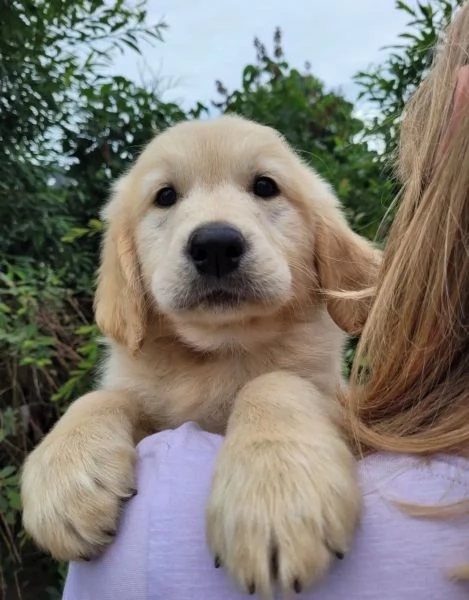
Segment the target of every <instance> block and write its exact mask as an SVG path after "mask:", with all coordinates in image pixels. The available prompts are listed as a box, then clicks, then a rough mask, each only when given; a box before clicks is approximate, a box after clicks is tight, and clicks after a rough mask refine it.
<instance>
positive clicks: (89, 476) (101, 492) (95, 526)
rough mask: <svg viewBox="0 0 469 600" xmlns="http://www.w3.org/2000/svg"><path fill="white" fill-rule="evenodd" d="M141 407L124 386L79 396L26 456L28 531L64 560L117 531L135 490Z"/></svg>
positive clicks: (97, 546) (91, 550) (95, 548)
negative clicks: (122, 510)
mask: <svg viewBox="0 0 469 600" xmlns="http://www.w3.org/2000/svg"><path fill="white" fill-rule="evenodd" d="M139 417H140V412H139V407H138V403H137V401H136V399H135V398H133V397H130V396H129V395H127V394H126V393H123V392H119V391H97V392H92V393H90V394H87V395H85V396H83V397H81V398H79V399H78V400H77V401H75V402H74V403H73V404H72V405H71V406H70V408H69V409H68V410H67V412H66V413H65V415H64V416H63V417H62V418H61V419H60V420H59V421H58V422H57V424H56V425H55V427H54V428H53V429H52V431H51V432H50V433H49V434H48V435H47V436H46V437H45V438H44V440H43V441H42V442H41V443H40V444H39V445H38V446H37V447H36V448H35V450H34V451H33V452H32V453H31V454H30V456H29V457H28V458H27V460H26V463H25V465H24V468H23V474H22V484H21V496H22V503H23V522H24V527H25V529H26V531H27V532H28V533H29V534H30V535H31V536H32V538H33V539H34V540H35V541H36V543H37V544H38V545H39V546H40V547H42V548H43V549H44V550H47V551H48V552H50V553H51V554H52V555H53V556H54V557H55V558H57V559H61V560H74V559H80V558H82V559H86V558H89V557H91V556H93V555H95V554H96V553H98V552H99V551H100V550H101V549H102V548H103V547H104V546H105V545H106V544H108V543H110V542H111V541H112V539H113V537H114V534H115V530H116V527H117V521H118V516H119V509H120V507H121V504H122V502H123V501H124V500H126V499H127V498H130V497H131V496H132V495H134V493H135V490H134V487H135V481H134V463H135V457H136V453H135V443H136V442H137V441H138V438H139V437H141V435H140V434H139V432H138V426H139Z"/></svg>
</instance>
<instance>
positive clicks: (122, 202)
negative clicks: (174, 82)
mask: <svg viewBox="0 0 469 600" xmlns="http://www.w3.org/2000/svg"><path fill="white" fill-rule="evenodd" d="M105 217H106V218H107V220H108V221H109V230H108V233H107V247H108V248H107V250H106V244H105V247H104V253H103V265H102V268H101V276H100V284H99V287H98V294H97V312H98V317H99V314H100V312H101V314H103V313H104V309H105V307H104V306H103V305H104V304H107V305H108V311H109V302H108V300H106V299H105V298H104V297H106V298H107V297H109V281H108V282H107V278H112V277H114V279H115V275H113V274H112V272H110V271H112V269H115V267H116V263H118V265H119V269H120V273H121V277H122V281H121V284H120V286H119V284H116V285H114V288H115V289H114V294H118V295H122V294H123V290H124V287H125V288H126V290H127V294H128V295H129V298H130V299H132V298H134V297H135V296H139V299H136V298H134V299H133V300H131V302H130V304H131V306H129V298H128V299H127V301H126V304H127V306H122V305H120V306H119V307H117V308H114V318H115V319H117V321H118V322H121V321H125V323H121V325H125V329H126V330H127V334H125V335H127V337H128V333H129V327H128V326H129V319H133V318H134V317H135V315H137V317H138V319H140V321H141V320H142V319H144V318H148V312H149V307H150V306H154V307H156V310H157V311H159V312H162V313H164V314H165V315H166V316H167V317H169V318H170V319H171V320H172V321H173V322H174V323H176V324H177V325H178V329H179V330H180V331H181V330H182V331H183V327H182V326H183V325H184V324H187V325H194V324H196V325H197V324H200V325H204V324H206V325H209V326H211V327H213V326H214V325H215V326H216V325H220V326H225V325H227V324H230V323H233V322H237V321H243V320H246V318H249V317H254V316H263V315H266V314H271V313H273V312H275V311H277V310H278V309H279V308H281V307H282V306H284V305H286V304H288V303H291V302H293V301H295V302H301V303H304V302H305V301H306V296H305V294H310V295H311V294H313V291H314V290H315V289H316V290H317V282H318V276H320V273H319V271H320V270H321V269H320V266H318V261H317V258H318V256H317V255H318V247H319V246H318V245H319V241H318V240H319V238H320V236H321V231H320V228H319V229H318V227H317V225H318V223H319V221H320V220H321V219H322V220H323V221H324V219H325V220H326V221H328V220H329V221H330V222H331V223H334V222H335V221H337V223H338V226H339V228H340V227H345V228H346V226H345V224H344V223H342V221H341V215H340V213H339V209H338V207H337V205H336V202H335V199H334V197H333V196H332V194H331V192H330V189H329V187H328V186H327V185H326V184H324V183H323V182H322V181H321V180H320V178H319V177H318V176H317V175H316V174H315V173H314V172H313V171H311V170H310V169H307V168H306V167H305V166H304V165H303V164H302V163H301V161H300V160H299V159H298V158H297V156H296V155H295V154H294V153H293V152H292V151H291V150H290V149H289V147H288V146H287V144H286V143H285V142H284V141H283V140H282V138H281V137H280V135H279V134H278V133H277V132H275V131H274V130H272V129H270V128H268V127H263V126H261V125H257V124H255V123H252V122H249V121H245V120H243V119H240V118H235V117H224V118H220V119H217V120H214V121H200V122H186V123H182V124H180V125H177V126H175V127H173V128H172V129H170V130H168V131H166V132H165V133H163V134H161V135H160V136H158V137H156V138H155V139H154V140H153V141H152V142H151V143H150V144H149V145H148V146H147V148H146V149H145V151H144V152H143V153H142V155H141V156H140V158H139V159H138V161H137V162H136V164H135V165H134V167H133V168H132V170H131V171H130V172H129V173H128V174H127V175H126V176H125V177H124V178H123V179H122V180H121V181H120V182H119V183H118V185H117V187H116V193H115V195H114V198H113V199H112V200H111V202H110V203H109V205H108V207H107V209H106V211H105ZM346 230H347V234H348V232H349V230H348V228H346ZM350 234H351V232H350ZM351 235H353V234H351ZM112 248H113V249H114V258H112V257H111V258H110V254H112ZM106 257H107V260H106ZM106 265H107V266H106ZM119 287H121V289H120V290H119V289H118V288H119ZM109 301H110V300H109ZM100 305H101V306H102V308H103V310H102V311H100V310H99V309H100ZM108 320H109V319H108ZM98 322H99V318H98ZM101 322H102V320H101ZM103 328H104V329H105V330H106V326H104V327H103ZM144 328H145V324H144V323H140V330H142V331H143V330H144ZM114 329H115V327H114ZM121 329H122V327H121ZM131 329H132V327H131ZM134 329H135V328H134ZM125 335H124V337H125ZM114 337H116V335H114ZM120 337H121V338H122V336H120Z"/></svg>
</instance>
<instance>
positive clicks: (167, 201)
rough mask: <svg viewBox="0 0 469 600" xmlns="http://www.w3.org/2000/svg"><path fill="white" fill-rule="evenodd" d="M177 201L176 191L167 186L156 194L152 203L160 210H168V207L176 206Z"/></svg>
mask: <svg viewBox="0 0 469 600" xmlns="http://www.w3.org/2000/svg"><path fill="white" fill-rule="evenodd" d="M177 200H178V194H177V192H176V190H175V189H174V188H173V187H172V186H170V185H168V186H166V187H164V188H161V190H159V191H158V192H157V194H156V196H155V200H154V203H155V204H156V205H157V206H161V207H162V208H168V207H169V206H173V204H176V202H177Z"/></svg>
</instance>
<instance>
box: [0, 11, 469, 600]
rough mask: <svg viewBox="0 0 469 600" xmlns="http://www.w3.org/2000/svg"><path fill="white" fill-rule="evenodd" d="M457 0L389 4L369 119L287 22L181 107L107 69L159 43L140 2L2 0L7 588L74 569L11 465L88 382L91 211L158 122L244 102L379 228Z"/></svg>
mask: <svg viewBox="0 0 469 600" xmlns="http://www.w3.org/2000/svg"><path fill="white" fill-rule="evenodd" d="M461 3H462V0H428V1H425V2H424V1H422V2H419V3H416V4H415V3H412V4H411V5H407V4H405V3H404V2H401V1H397V2H396V10H400V11H404V12H406V13H407V15H408V20H409V25H408V27H407V28H406V30H405V31H404V32H403V33H402V35H401V38H400V39H401V44H400V45H398V46H397V47H393V48H389V49H387V51H386V52H384V53H383V56H385V59H384V61H383V63H382V64H380V65H377V66H375V67H374V68H372V69H371V70H370V71H368V72H365V73H358V74H357V77H356V80H357V82H358V84H359V85H360V87H361V90H362V91H361V96H362V101H366V102H367V103H368V105H371V106H373V107H374V108H375V109H377V110H376V114H377V116H376V117H375V118H374V120H373V122H372V123H367V124H365V123H363V122H362V121H361V120H360V119H359V118H357V116H356V111H355V107H354V105H353V104H352V103H351V102H350V101H348V100H346V99H345V98H344V97H343V96H342V95H341V94H340V93H339V92H336V91H333V90H329V89H327V88H326V87H325V86H324V84H323V83H322V82H321V81H319V80H318V79H317V78H316V77H315V76H314V74H313V73H311V71H310V68H309V66H308V64H305V67H304V68H303V69H301V70H298V69H294V68H292V67H291V66H290V64H289V63H288V59H287V57H285V56H284V52H283V49H282V37H281V31H280V29H279V30H277V31H275V32H273V40H267V42H269V43H268V45H267V46H265V45H264V44H263V43H262V42H261V41H259V40H255V42H254V48H253V61H252V64H250V65H247V66H246V67H245V68H244V69H243V71H242V73H241V82H240V85H239V88H238V89H236V90H227V89H226V88H225V86H224V85H223V83H222V82H220V81H217V82H216V87H215V90H214V96H215V99H214V101H213V103H212V104H211V105H210V106H204V105H203V104H201V103H198V104H196V105H195V106H194V108H193V109H192V110H189V111H185V110H183V109H182V108H181V107H180V106H177V105H176V104H173V103H167V102H164V101H163V100H162V99H161V98H160V97H159V95H158V94H157V93H156V92H155V90H154V89H153V88H151V87H150V86H145V85H138V84H137V83H135V82H133V81H129V80H127V79H125V78H124V77H118V76H112V75H109V73H110V72H112V69H109V68H104V67H109V66H112V61H113V58H114V57H115V53H116V52H119V51H122V49H124V48H127V49H129V48H130V50H131V51H133V52H141V51H144V48H145V45H146V44H147V43H162V41H163V40H162V34H163V31H164V24H163V23H159V24H156V25H149V24H148V23H147V11H146V1H145V0H140V1H138V2H135V0H134V1H130V0H116V1H114V2H112V3H110V2H105V1H104V0H73V1H72V0H48V1H47V0H0V15H1V22H0V382H1V385H0V597H3V598H8V599H13V598H15V599H16V598H23V599H33V598H34V600H40V599H41V598H60V590H61V587H62V583H63V576H64V573H65V566H64V565H57V564H56V563H54V562H52V561H51V560H50V559H48V558H47V557H45V556H43V555H42V554H41V553H40V552H38V551H37V550H36V549H35V548H34V547H33V546H32V544H31V543H30V542H29V541H28V539H27V538H26V536H25V534H24V532H23V531H22V528H21V521H20V502H19V494H18V473H19V469H20V466H21V464H22V462H23V460H24V457H25V455H26V453H27V452H28V451H29V450H30V449H31V448H32V447H33V445H34V444H36V443H37V442H38V440H39V439H40V438H41V437H42V436H43V435H44V433H45V432H47V431H48V429H49V428H50V427H51V426H52V425H53V423H54V421H55V420H56V419H57V418H58V417H59V416H60V414H61V413H62V412H63V411H64V410H65V409H66V407H67V405H68V403H69V402H70V401H71V400H72V399H74V398H76V397H77V396H78V395H79V394H80V393H82V392H83V391H85V390H87V389H88V388H89V387H90V385H91V383H92V378H93V372H94V367H95V365H96V363H97V360H98V355H99V350H98V346H97V343H96V333H97V332H96V329H95V326H94V324H93V315H92V310H91V305H92V295H93V288H94V271H95V266H96V261H97V254H98V248H99V238H100V231H101V223H100V221H99V219H98V211H99V208H100V206H101V205H102V203H103V201H104V199H105V198H106V195H107V191H108V188H109V183H110V181H111V180H112V179H113V178H114V177H116V176H117V175H119V174H120V173H121V172H122V171H123V169H125V167H126V166H127V165H128V164H129V162H130V161H132V160H133V159H134V158H135V156H136V155H137V154H138V152H139V149H140V148H141V147H142V145H143V144H144V143H145V142H146V141H147V140H148V139H149V138H150V137H151V136H152V134H153V133H154V132H156V131H160V130H162V129H164V128H165V127H168V126H170V125H172V124H173V123H176V122H177V121H180V120H182V119H193V118H198V117H200V116H204V115H205V114H206V113H207V112H208V111H209V110H210V112H211V113H217V112H220V113H225V112H237V113H240V114H242V115H245V116H247V117H250V118H252V119H255V120H258V121H261V122H263V123H267V124H270V125H273V126H274V127H276V128H278V129H279V130H280V131H282V132H283V133H284V134H285V136H286V137H287V139H288V140H289V141H290V142H291V143H292V144H293V146H294V147H295V148H296V149H297V150H298V151H299V152H301V154H302V155H303V156H304V157H305V158H306V159H307V160H308V161H310V162H311V163H312V164H313V165H314V166H315V168H316V169H317V170H318V171H319V172H320V173H321V174H322V175H324V176H325V177H326V178H327V179H329V180H330V181H331V182H332V183H333V184H334V186H335V189H336V190H337V193H338V195H339V196H340V198H341V199H342V201H343V203H344V205H345V207H346V210H347V212H348V215H349V217H350V220H351V222H352V224H353V226H354V227H355V228H356V230H357V231H360V232H361V233H364V234H366V235H368V236H370V237H374V236H375V235H376V233H377V229H378V226H379V224H380V223H381V222H382V220H383V217H384V215H385V213H386V209H387V208H388V207H389V205H390V202H391V199H392V197H393V196H394V194H395V192H396V191H397V183H396V182H395V180H394V179H393V177H392V171H391V169H390V160H389V159H390V157H392V153H393V152H394V149H395V146H396V137H397V131H398V117H399V114H400V112H401V110H402V108H403V105H404V103H405V101H406V99H407V98H408V96H409V94H410V93H411V92H412V91H413V90H414V89H415V86H416V85H417V84H418V83H419V81H420V80H421V78H422V76H423V75H424V73H425V71H426V69H427V68H428V66H429V64H430V60H431V56H432V48H433V46H434V44H435V42H436V40H437V37H438V35H439V32H440V31H441V29H442V27H443V26H445V25H446V24H447V23H448V21H449V20H450V17H451V14H452V13H453V11H454V10H455V9H456V8H457V6H458V5H460V4H461ZM411 6H412V7H414V6H415V8H412V7H411ZM391 218H392V212H391V213H390V217H389V216H388V217H387V221H386V222H385V228H384V231H385V230H386V226H387V224H389V221H390V219H391ZM351 352H352V349H351V350H350V351H349V356H348V359H350V354H351Z"/></svg>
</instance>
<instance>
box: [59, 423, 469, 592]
mask: <svg viewBox="0 0 469 600" xmlns="http://www.w3.org/2000/svg"><path fill="white" fill-rule="evenodd" d="M222 442H223V439H222V438H221V437H220V436H217V435H213V434H209V433H205V432H202V431H201V430H200V429H198V428H197V426H196V425H194V424H191V423H189V424H186V425H183V426H182V427H180V428H179V429H177V430H174V431H166V432H162V433H159V434H156V435H153V436H150V437H149V438H147V439H145V440H144V441H143V442H142V443H141V444H140V446H139V449H138V450H139V463H138V477H137V480H138V494H137V496H136V497H135V498H133V499H132V500H131V501H130V502H129V504H128V505H127V507H126V510H125V513H124V515H123V520H122V522H121V524H120V530H119V534H118V536H117V539H116V540H115V542H114V544H113V545H112V546H110V547H109V548H108V550H107V551H106V553H105V554H104V555H103V556H102V557H101V558H100V559H98V560H96V561H93V562H91V563H80V564H78V563H76V564H75V563H73V564H71V565H70V568H69V572H68V577H67V581H66V585H65V591H64V596H63V600H219V599H220V598H223V600H243V599H244V598H246V596H244V595H243V594H241V593H240V592H238V590H237V589H236V588H235V586H234V584H233V583H232V582H231V580H230V579H229V577H228V576H227V575H226V574H225V572H224V571H223V569H215V568H214V567H213V558H212V557H211V555H210V553H209V551H208V548H207V546H206V542H205V506H206V502H207V498H208V495H209V491H210V482H211V476H212V472H213V467H214V462H215V460H216V457H217V454H218V451H219V448H220V446H221V444H222ZM360 477H361V483H362V489H363V495H364V510H363V517H362V521H361V524H360V527H359V530H358V532H357V535H356V538H355V542H354V546H353V548H352V549H351V551H350V552H349V555H348V556H347V557H345V559H344V560H343V561H337V562H336V563H335V564H334V565H333V567H332V569H331V571H330V572H329V574H328V576H327V577H326V578H325V580H324V582H323V583H322V584H321V585H320V586H319V587H316V588H315V590H314V591H312V592H309V593H303V594H300V595H298V596H296V597H298V598H304V599H305V600H337V598H347V600H376V599H377V598H380V600H397V599H399V600H463V598H464V599H466V598H467V597H468V592H469V587H468V585H467V584H461V583H456V582H454V581H451V580H450V578H449V577H448V571H449V569H450V568H451V567H452V566H453V567H454V566H456V565H459V564H460V563H461V562H464V561H465V559H467V561H469V535H468V531H469V519H468V518H467V517H461V518H459V519H453V520H451V521H445V520H441V519H432V520H430V519H416V518H412V517H410V516H408V515H407V514H406V513H404V512H403V511H402V510H401V509H400V508H399V507H398V506H397V505H396V501H403V502H416V503H419V504H426V505H434V504H437V503H441V502H442V501H443V502H445V503H448V502H453V501H458V500H461V499H467V498H469V475H468V467H467V464H466V462H465V461H461V462H460V463H453V462H448V461H446V460H435V461H432V462H431V463H430V464H426V463H425V464H424V463H418V462H416V461H415V460H413V459H408V458H405V457H392V456H376V457H372V458H371V459H369V460H368V459H367V460H365V461H363V462H362V463H361V466H360ZM467 561H466V562H467Z"/></svg>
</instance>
